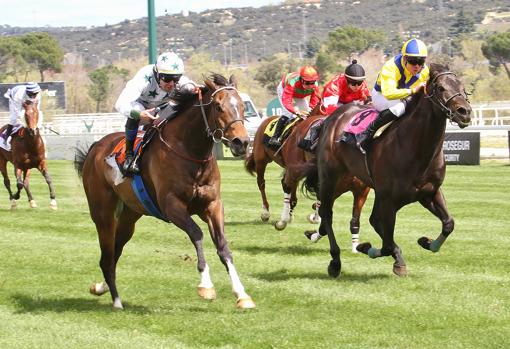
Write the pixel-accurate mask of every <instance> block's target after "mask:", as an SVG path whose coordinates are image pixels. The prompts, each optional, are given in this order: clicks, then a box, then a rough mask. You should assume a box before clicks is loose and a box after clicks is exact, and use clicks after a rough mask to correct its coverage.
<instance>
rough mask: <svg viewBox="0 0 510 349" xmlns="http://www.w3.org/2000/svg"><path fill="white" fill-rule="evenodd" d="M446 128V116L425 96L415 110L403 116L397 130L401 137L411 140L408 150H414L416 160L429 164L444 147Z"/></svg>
mask: <svg viewBox="0 0 510 349" xmlns="http://www.w3.org/2000/svg"><path fill="white" fill-rule="evenodd" d="M445 129H446V118H445V117H444V116H443V115H441V114H440V112H439V111H437V110H435V108H434V107H433V104H432V103H431V102H430V100H428V99H426V98H425V97H424V96H423V97H422V98H421V100H420V101H418V103H417V105H416V106H415V108H414V111H413V112H411V114H410V115H408V116H405V117H404V118H403V120H402V123H401V125H399V127H398V128H397V132H398V133H399V137H398V138H399V139H408V140H409V144H407V146H409V149H407V151H409V152H414V154H413V156H414V157H415V159H416V160H421V161H424V162H425V163H427V164H428V163H429V162H430V161H432V160H433V159H434V158H435V157H436V156H438V155H439V153H440V150H441V149H442V147H443V140H444V133H445Z"/></svg>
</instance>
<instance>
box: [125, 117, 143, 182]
mask: <svg viewBox="0 0 510 349" xmlns="http://www.w3.org/2000/svg"><path fill="white" fill-rule="evenodd" d="M138 125H139V120H134V119H131V118H128V120H127V122H126V159H125V161H124V166H123V170H124V173H125V174H126V175H134V174H139V173H140V168H139V167H138V164H137V163H136V161H134V160H135V156H134V152H133V147H134V144H135V140H136V134H137V133H138Z"/></svg>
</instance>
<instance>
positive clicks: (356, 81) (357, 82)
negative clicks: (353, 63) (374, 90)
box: [347, 78, 363, 86]
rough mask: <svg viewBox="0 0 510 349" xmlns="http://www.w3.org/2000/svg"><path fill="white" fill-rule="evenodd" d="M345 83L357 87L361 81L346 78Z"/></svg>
mask: <svg viewBox="0 0 510 349" xmlns="http://www.w3.org/2000/svg"><path fill="white" fill-rule="evenodd" d="M347 83H348V84H349V85H351V86H359V85H361V84H362V83H363V80H352V79H349V78H347Z"/></svg>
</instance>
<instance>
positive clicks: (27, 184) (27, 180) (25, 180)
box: [23, 169, 37, 208]
mask: <svg viewBox="0 0 510 349" xmlns="http://www.w3.org/2000/svg"><path fill="white" fill-rule="evenodd" d="M23 187H24V188H25V192H26V193H27V197H28V203H29V204H30V208H37V203H36V202H35V200H34V197H33V196H32V191H30V169H27V170H25V171H23Z"/></svg>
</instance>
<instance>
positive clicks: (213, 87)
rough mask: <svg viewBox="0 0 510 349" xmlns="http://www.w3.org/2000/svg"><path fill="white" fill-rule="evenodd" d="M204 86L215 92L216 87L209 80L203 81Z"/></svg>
mask: <svg viewBox="0 0 510 349" xmlns="http://www.w3.org/2000/svg"><path fill="white" fill-rule="evenodd" d="M204 84H205V86H206V87H208V88H209V89H210V90H216V85H215V84H214V82H212V81H211V80H210V79H205V80H204Z"/></svg>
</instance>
